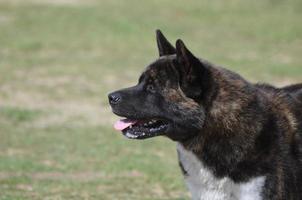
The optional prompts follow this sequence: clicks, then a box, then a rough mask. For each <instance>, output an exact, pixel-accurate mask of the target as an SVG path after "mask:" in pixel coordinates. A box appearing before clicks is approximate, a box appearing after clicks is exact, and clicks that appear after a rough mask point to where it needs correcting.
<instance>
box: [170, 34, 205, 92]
mask: <svg viewBox="0 0 302 200" xmlns="http://www.w3.org/2000/svg"><path fill="white" fill-rule="evenodd" d="M176 60H177V62H178V64H179V68H180V69H178V71H179V72H180V86H181V88H182V90H183V91H184V92H185V94H186V95H187V96H189V97H192V98H194V97H198V96H200V95H201V93H202V88H203V82H204V81H205V79H204V77H205V75H206V74H207V71H208V69H207V68H206V66H205V63H202V62H201V61H200V60H199V59H198V58H197V57H195V56H194V55H193V54H192V53H191V52H190V51H189V50H188V49H187V47H186V46H185V44H184V43H183V41H182V40H180V39H178V40H177V41H176Z"/></svg>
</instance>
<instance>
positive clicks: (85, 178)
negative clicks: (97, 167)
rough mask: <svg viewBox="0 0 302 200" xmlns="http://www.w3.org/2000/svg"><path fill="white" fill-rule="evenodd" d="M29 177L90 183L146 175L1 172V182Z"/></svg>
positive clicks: (136, 172)
mask: <svg viewBox="0 0 302 200" xmlns="http://www.w3.org/2000/svg"><path fill="white" fill-rule="evenodd" d="M18 177H27V178H30V179H32V180H54V181H56V180H58V181H60V180H62V181H64V180H65V181H66V180H68V181H81V182H89V181H95V180H98V179H103V178H106V179H115V178H133V177H135V178H137V177H145V175H144V174H143V173H141V172H139V171H135V170H133V171H129V172H123V173H118V174H106V173H102V172H75V173H63V172H35V173H13V172H0V180H5V179H10V178H18Z"/></svg>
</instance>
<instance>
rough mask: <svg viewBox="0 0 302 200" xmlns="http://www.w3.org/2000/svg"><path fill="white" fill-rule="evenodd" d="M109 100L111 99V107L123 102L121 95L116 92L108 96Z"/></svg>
mask: <svg viewBox="0 0 302 200" xmlns="http://www.w3.org/2000/svg"><path fill="white" fill-rule="evenodd" d="M108 99H109V103H110V104H111V105H114V104H118V103H119V102H120V101H121V99H122V97H121V95H120V94H119V93H116V92H114V93H111V94H109V95H108Z"/></svg>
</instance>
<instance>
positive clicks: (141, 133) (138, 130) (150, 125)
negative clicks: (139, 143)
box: [114, 119, 169, 139]
mask: <svg viewBox="0 0 302 200" xmlns="http://www.w3.org/2000/svg"><path fill="white" fill-rule="evenodd" d="M168 125H169V124H168V122H166V121H165V120H161V119H145V120H133V119H121V120H119V121H117V122H116V123H115V124H114V128H115V129H116V130H119V131H122V133H123V134H124V135H125V136H126V137H127V138H130V139H145V138H150V137H154V136H159V135H162V134H163V133H164V132H165V130H166V129H167V128H168Z"/></svg>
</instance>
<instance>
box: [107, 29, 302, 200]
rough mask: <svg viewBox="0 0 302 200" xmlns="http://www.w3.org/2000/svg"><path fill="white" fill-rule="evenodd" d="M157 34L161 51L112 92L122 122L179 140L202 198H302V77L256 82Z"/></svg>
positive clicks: (132, 133) (133, 132)
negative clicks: (282, 82) (291, 81)
mask: <svg viewBox="0 0 302 200" xmlns="http://www.w3.org/2000/svg"><path fill="white" fill-rule="evenodd" d="M156 35H157V46H158V50H159V58H158V59H156V60H155V61H154V62H152V63H151V64H150V65H148V66H147V67H146V69H145V71H144V72H143V73H142V75H141V76H140V78H139V82H138V84H137V85H135V86H133V87H130V88H126V89H122V90H118V91H115V92H113V93H110V94H109V96H108V98H109V103H110V105H111V108H112V111H113V113H114V114H116V115H118V116H121V117H123V118H125V119H122V120H119V121H118V122H116V123H115V125H114V127H115V129H117V130H119V131H122V133H123V134H124V135H125V136H126V137H127V138H130V139H146V138H151V137H155V136H166V137H168V138H170V139H172V140H173V141H176V142H177V152H178V159H179V165H180V168H181V171H182V173H183V175H184V179H185V182H186V185H187V187H188V189H189V191H190V193H191V196H192V199H194V200H301V199H302V139H301V134H302V133H301V132H302V83H301V84H295V85H290V86H286V87H283V88H276V87H273V86H271V85H268V84H252V83H250V82H248V81H247V80H245V79H244V78H242V77H241V76H240V75H238V74H237V73H234V72H232V71H229V70H227V69H225V68H222V67H220V66H217V65H214V64H212V63H210V62H208V61H206V60H204V59H200V58H197V57H196V56H195V55H193V53H192V52H191V51H190V50H188V48H187V47H186V46H185V44H184V43H183V41H182V40H180V39H178V40H177V41H176V45H175V47H174V46H173V45H172V44H171V43H170V42H169V41H168V40H167V39H166V38H165V36H164V35H163V34H162V33H161V31H160V30H157V31H156Z"/></svg>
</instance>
